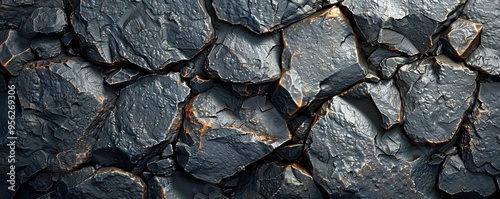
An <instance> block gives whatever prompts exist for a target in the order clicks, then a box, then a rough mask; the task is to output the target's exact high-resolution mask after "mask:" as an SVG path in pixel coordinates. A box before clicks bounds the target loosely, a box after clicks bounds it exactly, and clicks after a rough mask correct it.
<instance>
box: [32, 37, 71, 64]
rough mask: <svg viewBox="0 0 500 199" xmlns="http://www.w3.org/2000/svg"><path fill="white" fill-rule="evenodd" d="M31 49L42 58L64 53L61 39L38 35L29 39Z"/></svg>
mask: <svg viewBox="0 0 500 199" xmlns="http://www.w3.org/2000/svg"><path fill="white" fill-rule="evenodd" d="M31 49H33V50H35V51H36V52H37V54H38V56H39V57H40V58H42V59H48V58H52V57H57V56H59V55H61V54H63V53H64V51H63V48H62V44H61V40H59V39H58V38H53V37H38V38H35V39H32V40H31Z"/></svg>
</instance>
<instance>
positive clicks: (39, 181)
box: [29, 173, 57, 192]
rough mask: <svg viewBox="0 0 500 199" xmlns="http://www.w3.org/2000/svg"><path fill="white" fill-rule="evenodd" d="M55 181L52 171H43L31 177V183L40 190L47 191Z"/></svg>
mask: <svg viewBox="0 0 500 199" xmlns="http://www.w3.org/2000/svg"><path fill="white" fill-rule="evenodd" d="M56 180H57V179H56ZM53 181H55V179H54V175H53V174H52V173H41V174H39V175H37V176H36V177H35V178H33V179H31V180H30V181H29V184H30V186H31V187H33V188H34V189H35V190H36V191H38V192H47V191H48V190H49V189H50V188H51V187H52V184H53Z"/></svg>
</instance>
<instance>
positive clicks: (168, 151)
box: [161, 144, 174, 158]
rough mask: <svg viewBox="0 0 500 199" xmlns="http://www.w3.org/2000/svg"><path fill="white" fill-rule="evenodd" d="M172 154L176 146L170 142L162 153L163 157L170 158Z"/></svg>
mask: <svg viewBox="0 0 500 199" xmlns="http://www.w3.org/2000/svg"><path fill="white" fill-rule="evenodd" d="M172 155H174V147H173V146H172V144H169V145H167V146H166V147H165V148H164V149H163V152H162V153H161V157H162V158H168V157H170V156H172Z"/></svg>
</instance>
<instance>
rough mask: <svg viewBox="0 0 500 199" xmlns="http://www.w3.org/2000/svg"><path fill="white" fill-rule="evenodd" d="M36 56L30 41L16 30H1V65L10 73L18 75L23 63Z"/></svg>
mask: <svg viewBox="0 0 500 199" xmlns="http://www.w3.org/2000/svg"><path fill="white" fill-rule="evenodd" d="M35 58H36V55H35V53H33V51H32V50H31V48H30V42H29V40H28V39H26V38H25V37H23V36H22V35H21V34H20V33H19V32H17V31H15V30H5V31H1V32H0V65H1V66H2V68H3V70H4V71H5V72H6V73H9V74H10V75H18V74H19V72H20V71H21V69H22V68H23V65H24V64H25V63H27V62H29V61H31V60H33V59H35Z"/></svg>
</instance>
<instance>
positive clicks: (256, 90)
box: [231, 84, 270, 97]
mask: <svg viewBox="0 0 500 199" xmlns="http://www.w3.org/2000/svg"><path fill="white" fill-rule="evenodd" d="M231 87H232V88H233V90H234V91H236V92H237V93H238V94H239V95H240V96H243V97H249V96H252V95H264V94H266V93H267V92H268V90H269V87H270V85H269V84H260V85H250V86H247V85H242V84H231Z"/></svg>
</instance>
